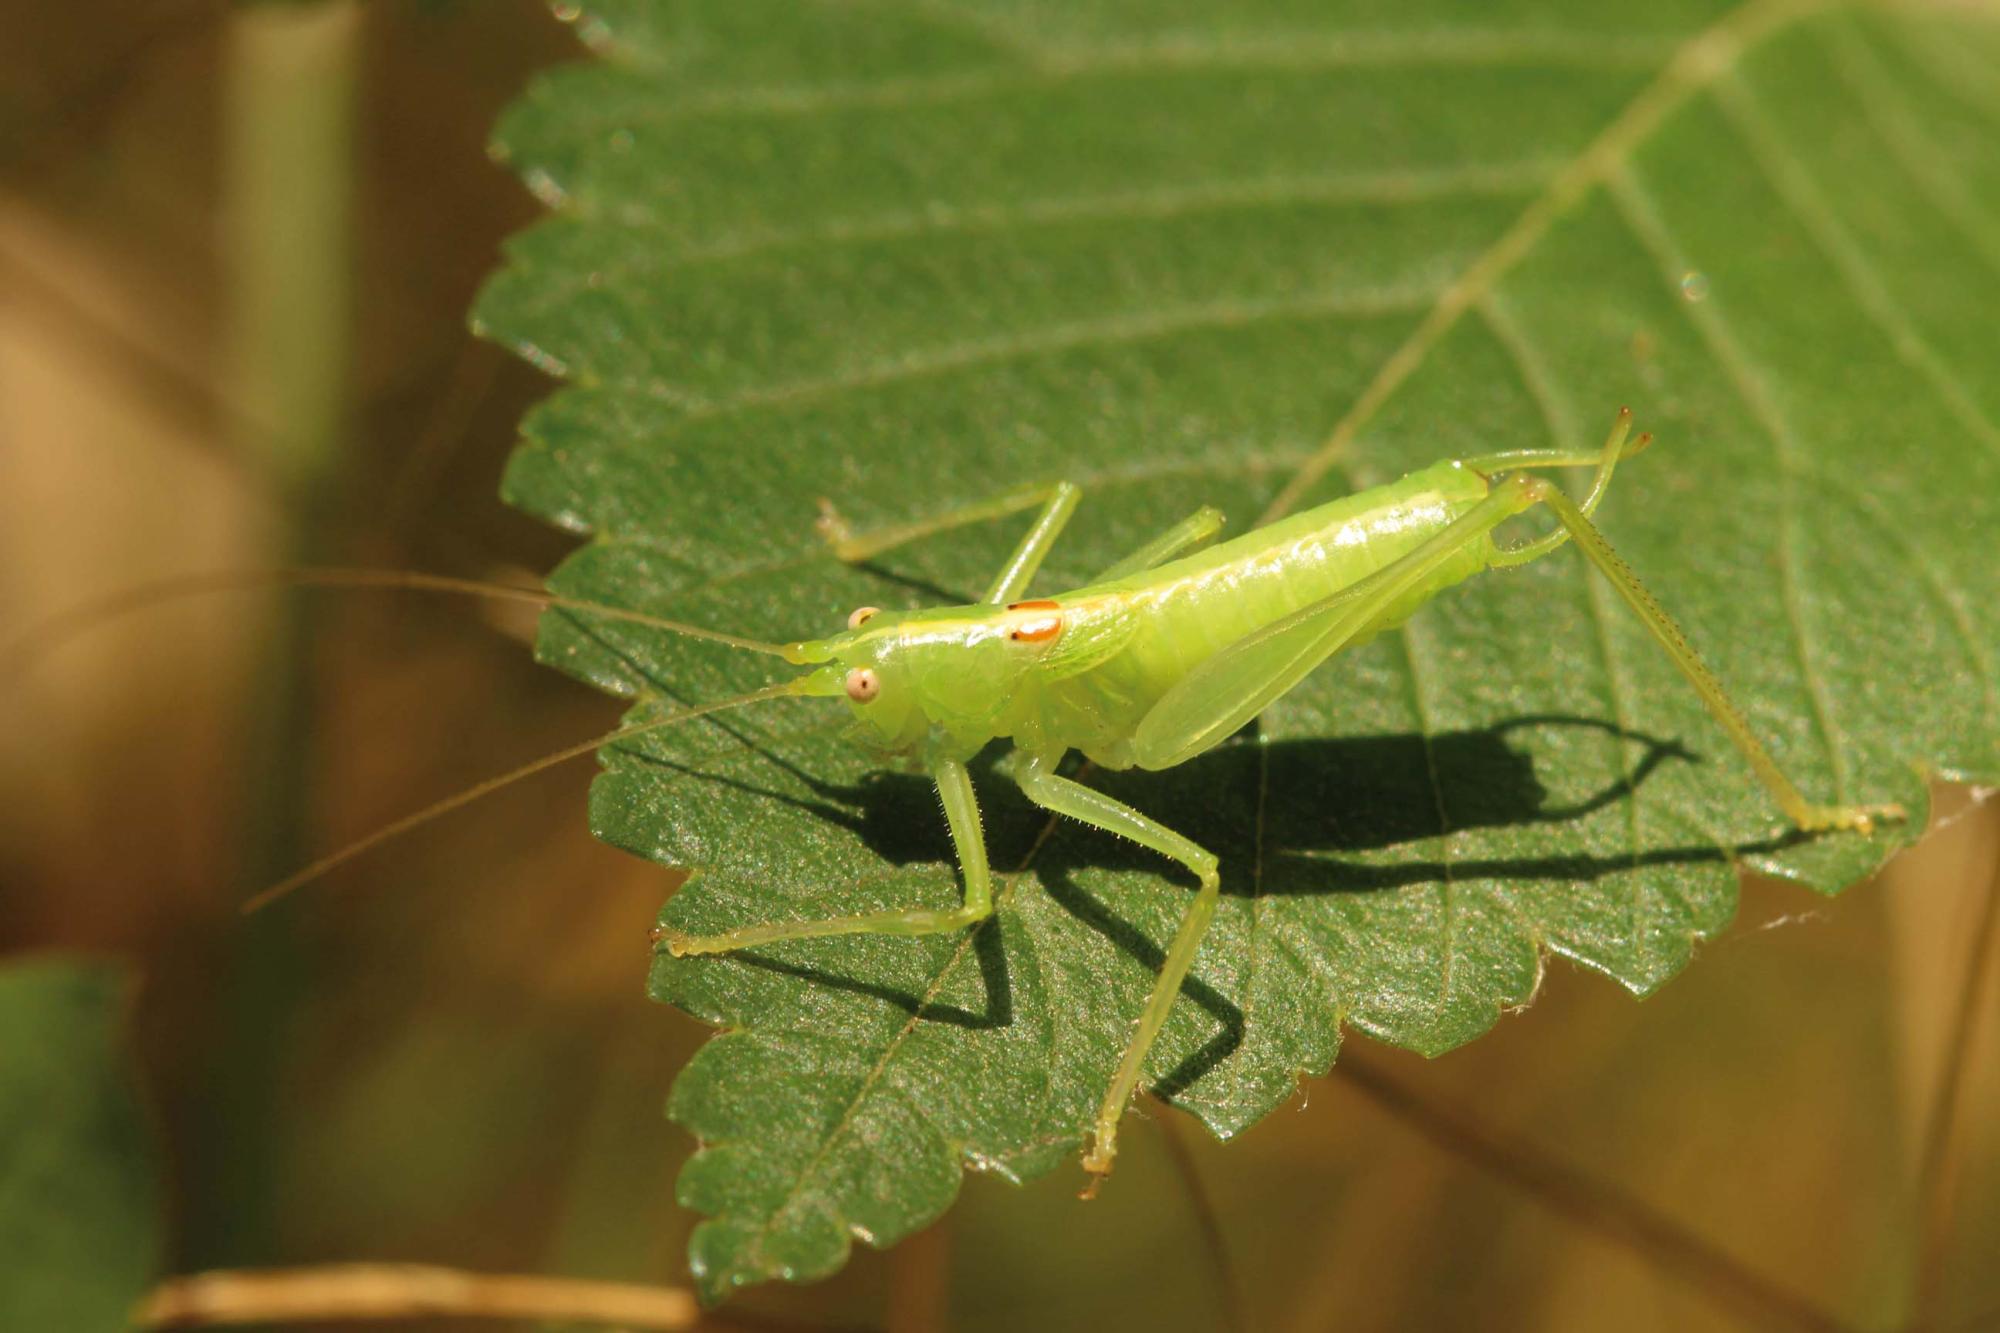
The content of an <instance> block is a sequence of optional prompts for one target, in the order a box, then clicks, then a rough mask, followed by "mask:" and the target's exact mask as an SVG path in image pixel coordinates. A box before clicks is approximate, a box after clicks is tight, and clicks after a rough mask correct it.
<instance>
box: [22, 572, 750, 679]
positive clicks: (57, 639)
mask: <svg viewBox="0 0 2000 1333" xmlns="http://www.w3.org/2000/svg"><path fill="white" fill-rule="evenodd" d="M258 588H381V589H388V590H391V591H397V592H422V593H440V594H445V595H449V596H455V597H487V598H491V599H493V600H495V601H502V602H525V603H527V604H528V605H530V606H539V607H543V608H551V607H552V608H555V609H558V610H563V611H580V612H583V613H585V614H588V615H594V616H603V617H605V618H606V619H609V620H618V621H623V622H624V623H626V624H630V625H643V626H645V627H646V628H648V629H661V630H667V631H669V632H671V633H674V634H682V635H686V636H687V637H688V638H691V639H705V640H707V641H708V642H710V643H720V644H724V645H726V646H728V647H731V648H744V649H747V650H749V651H750V652H753V653H769V654H770V655H771V656H773V657H784V656H785V649H784V646H783V645H782V644H776V643H766V642H765V641H764V640H762V639H751V638H745V637H744V636H742V635H740V634H725V633H723V632H722V631H721V630H712V629H704V628H702V627H701V626H699V625H690V624H687V623H686V622H685V621H680V620H668V619H666V618H665V617H663V616H654V615H647V614H646V613H645V612H643V611H633V610H631V609H629V608H627V607H622V606H608V605H606V604H604V603H603V602H591V601H585V600H583V599H581V598H576V597H563V596H559V595H558V594H555V593H551V592H544V591H542V590H541V589H539V588H520V587H513V586H510V585H508V584H505V583H482V582H480V581H479V580H478V579H462V578H454V577H452V576H450V575H447V574H424V573H419V572H417V571H415V570H404V569H348V568H341V567H338V566H325V567H321V566H300V567H294V568H277V569H240V570H217V571H214V572H212V573H203V574H183V575H179V576H176V577H174V578H166V579H157V580H154V581H153V582H150V583H141V584H137V585H135V586H133V587H130V588H124V589H121V590H120V591H118V592H115V593H110V594H108V595H106V596H104V597H100V598H97V599H95V600H94V601H89V602H85V603H83V604H82V605H80V606H73V607H71V608H70V609H69V610H67V611H59V612H57V613H56V614H55V615H53V616H50V617H49V618H47V619H46V620H43V621H41V622H40V623H39V624H36V625H31V626H29V628H28V629H27V630H26V632H24V633H22V634H21V635H20V636H19V637H18V638H17V639H16V640H15V641H14V642H13V643H11V644H9V645H7V646H6V647H5V648H4V649H0V680H4V679H7V678H10V677H12V676H13V675H14V674H16V673H17V672H19V671H22V670H25V669H26V668H27V667H28V666H29V665H31V664H32V663H33V661H34V660H35V659H36V658H37V657H39V656H40V655H42V654H44V653H48V652H53V651H54V650H55V649H56V648H58V647H60V646H62V645H63V644H64V643H66V642H68V641H69V640H70V639H73V638H75V637H76V636H77V635H79V634H81V633H83V632H85V631H86V630H89V629H91V628H93V627H95V626H96V625H98V624H99V623H101V622H102V621H104V620H107V619H110V618H111V617H114V616H121V615H129V614H131V613H132V612H134V611H143V610H145V609H146V608H147V607H150V606H156V605H158V604H159V603H162V602H170V601H175V600H177V599H179V598H182V597H196V596H202V595H205V594H208V593H218V592H248V591H253V590H255V589H258Z"/></svg>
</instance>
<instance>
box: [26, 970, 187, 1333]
mask: <svg viewBox="0 0 2000 1333" xmlns="http://www.w3.org/2000/svg"><path fill="white" fill-rule="evenodd" d="M127 990H128V984H127V980H126V978H125V976H124V974H123V973H122V972H121V971H120V970H119V969H117V968H115V967H111V966H107V965H101V964H87V963H76V962H59V961H33V962H16V963H11V964H9V965H7V966H5V967H0V1144H4V1145H5V1148H4V1150H0V1328H19V1329H66V1330H67V1329H75V1330H78V1333H87V1330H92V1329H121V1328H126V1327H128V1326H129V1324H130V1320H131V1312H132V1307H133V1305H134V1304H136V1303H137V1301H138V1300H139V1298H140V1296H142V1295H143V1294H144V1293H145V1290H146V1287H147V1285H148V1283H149V1282H150V1281H151V1280H152V1278H153V1274H154V1268H155V1265H156V1264H157V1262H158V1258H159V1248H160V1237H159V1207H160V1201H159V1186H158V1183H157V1180H156V1177H155V1168H154V1163H153V1157H152V1151H151V1145H150V1143H149V1138H148V1131H147V1125H146V1122H145V1118H144V1116H143V1115H142V1114H141V1112H140V1109H139V1104H138V1100H137V1098H136V1096H135V1095H134V1091H133V1085H132V1074H131V1071H130V1069H129V1068H128V1067H127V1063H126V1057H125V1050H124V1041H123V1039H122V1036H121V1031H120V1030H121V1028H122V1027H123V1024H124V1018H125V1007H126V998H127Z"/></svg>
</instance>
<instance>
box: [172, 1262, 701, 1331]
mask: <svg viewBox="0 0 2000 1333" xmlns="http://www.w3.org/2000/svg"><path fill="white" fill-rule="evenodd" d="M445 1315H449V1316H453V1317H456V1318H477V1319H536V1320H548V1321H553V1322H559V1323H587V1324H616V1325H621V1326H623V1327H626V1328H645V1329H683V1328H693V1327H694V1326H695V1324H696V1323H697V1322H698V1321H699V1320H700V1318H701V1311H700V1307H699V1306H697V1305H696V1304H695V1299H694V1295H693V1293H691V1292H688V1291H685V1290H683V1289H681V1288H678V1287H643V1286H636V1285H633V1284H630V1283H623V1282H583V1281H577V1280H575V1279H571V1278H559V1277H533V1276H518V1275H514V1274H494V1273H468V1272H465V1271H463V1270H461V1269H456V1268H433V1267H429V1266H426V1265H422V1264H335V1265H330V1266H327V1267H323V1268H292V1269H272V1270H267V1271H263V1272H242V1271H220V1272H214V1273H198V1274H196V1275H194V1276H192V1277H183V1278H175V1279H173V1280H171V1281H168V1282H165V1283H162V1284H161V1285H160V1286H159V1287H157V1288H155V1289H154V1291H153V1293H152V1294H151V1295H150V1296H148V1297H147V1298H146V1299H145V1301H144V1302H142V1303H141V1304H140V1306H139V1308H138V1310H137V1311H135V1312H134V1315H133V1319H134V1322H135V1323H137V1324H138V1325H139V1326H140V1327H141V1328H199V1327H204V1326H208V1325H215V1324H267V1323H303V1322H308V1321H319V1320H330V1319H410V1318H418V1317H424V1316H445Z"/></svg>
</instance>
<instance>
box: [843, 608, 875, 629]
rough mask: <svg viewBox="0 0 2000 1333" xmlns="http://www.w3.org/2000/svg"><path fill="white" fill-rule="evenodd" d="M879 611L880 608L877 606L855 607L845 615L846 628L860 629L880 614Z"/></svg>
mask: <svg viewBox="0 0 2000 1333" xmlns="http://www.w3.org/2000/svg"><path fill="white" fill-rule="evenodd" d="M881 610H882V608H881V607H879V606H857V607H855V608H854V609H853V610H852V611H849V612H848V613H847V628H849V629H860V628H861V627H862V626H863V625H865V624H867V623H868V622H869V621H871V620H873V619H874V618H875V617H876V616H877V615H878V614H879V613H880V612H881Z"/></svg>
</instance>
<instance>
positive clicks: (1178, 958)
mask: <svg viewBox="0 0 2000 1333" xmlns="http://www.w3.org/2000/svg"><path fill="white" fill-rule="evenodd" d="M1061 759H1062V752H1061V751H1060V750H1058V751H1055V752H1053V753H1050V754H1038V755H1036V756H1035V757H1034V758H1032V759H1030V760H1029V761H1028V764H1027V767H1026V769H1025V770H1024V771H1023V773H1022V775H1021V790H1022V791H1023V792H1025V793H1026V794H1027V797H1028V799H1029V800H1031V801H1033V802H1034V803H1035V804H1036V805H1039V806H1041V807H1042V808H1043V809H1045V810H1052V811H1054V812H1055V813H1056V814H1059V815H1068V816H1069V817H1070V818H1071V819H1076V820H1081V821H1082V822H1083V823H1086V824H1089V825H1090V826H1091V827H1093V828H1100V829H1103V830H1104V831H1105V832H1107V833H1116V834H1118V835H1120V836H1121V837H1126V838H1130V839H1131V840H1132V841H1134V842H1136V843H1138V844H1139V845H1140V846H1142V847H1150V848H1152V849H1153V850H1154V851H1156V852H1158V853H1160V854H1161V855H1162V856H1167V857H1171V858H1172V859H1174V860H1176V861H1179V862H1180V863H1181V864H1182V865H1184V866H1186V867H1187V868H1188V869H1189V870H1191V871H1193V872H1194V874H1195V877H1196V878H1197V879H1199V880H1200V881H1201V889H1200V891H1199V892H1198V893H1196V894H1195V898H1194V902H1193V903H1191V904H1190V905H1189V906H1188V910H1187V915H1185V916H1183V917H1182V918H1181V924H1180V929H1179V930H1177V931H1175V932H1174V939H1173V943H1172V944H1170V945H1169V946H1168V947H1167V958H1166V962H1165V963H1163V964H1162V965H1161V967H1160V975H1159V977H1158V979H1157V980H1155V981H1154V983H1153V992H1152V995H1151V996H1150V997H1149V998H1148V999H1147V1001H1146V1007H1145V1009H1144V1010H1142V1011H1141V1012H1140V1014H1139V1023H1138V1026H1137V1027H1136V1028H1134V1029H1133V1032H1132V1039H1131V1041H1130V1042H1128V1043H1127V1044H1126V1047H1125V1054H1124V1056H1123V1058H1121V1059H1120V1060H1119V1061H1118V1072H1117V1073H1116V1074H1114V1075H1113V1076H1112V1079H1111V1086H1110V1087H1109V1088H1107V1089H1106V1090H1105V1093H1104V1100H1103V1101H1102V1102H1101V1103H1099V1105H1098V1108H1097V1123H1096V1125H1095V1126H1094V1129H1093V1133H1092V1136H1091V1144H1090V1151H1089V1152H1087V1153H1085V1154H1084V1158H1083V1169H1084V1170H1086V1171H1088V1172H1090V1175H1091V1181H1090V1185H1089V1187H1088V1188H1087V1189H1085V1191H1084V1197H1085V1198H1089V1197H1090V1196H1091V1195H1093V1194H1095V1193H1096V1192H1097V1186H1098V1183H1099V1182H1100V1181H1102V1180H1103V1179H1104V1177H1105V1176H1108V1175H1110V1174H1111V1163H1112V1160H1113V1159H1114V1158H1115V1157H1116V1156H1117V1155H1118V1120H1119V1118H1120V1117H1121V1116H1123V1115H1124V1114H1125V1103H1126V1102H1128V1101H1130V1100H1131V1099H1132V1092H1133V1089H1135V1088H1137V1087H1138V1086H1139V1076H1140V1074H1141V1072H1142V1071H1143V1070H1144V1068H1145V1064H1146V1053H1147V1052H1148V1051H1150V1050H1152V1048H1153V1042H1154V1040H1155V1039H1156V1038H1158V1036H1159V1035H1160V1029H1161V1028H1162V1027H1164V1026H1166V1022H1167V1015H1168V1014H1169V1013H1171V1012H1172V1011H1173V1007H1174V1000H1175V999H1176V998H1177V997H1178V996H1179V995H1180V990H1181V983H1182V982H1183V981H1185V980H1186V979H1187V974H1188V968H1189V967H1190V966H1192V965H1193V963H1194V955H1195V950H1196V949H1198V948H1200V947H1201V937H1202V936H1203V935H1205V934H1207V933H1208V924H1209V922H1210V921H1211V920H1213V919H1214V917H1215V906H1216V901H1217V899H1218V897H1219V896H1220V893H1221V887H1222V879H1221V876H1220V875H1219V874H1218V873H1217V864H1218V863H1217V861H1216V859H1215V853H1213V852H1211V851H1209V850H1208V849H1207V848H1206V847H1203V846H1202V845H1201V844H1199V843H1197V842H1195V841H1194V840H1193V839H1191V838H1184V837H1182V836H1181V835H1180V834H1178V833H1176V832H1174V831H1173V830H1172V829H1170V828H1168V827H1167V826H1166V825H1165V824H1162V823H1160V822H1159V821H1158V820H1156V819H1153V818H1151V817H1149V816H1147V815H1143V814H1141V813H1139V812H1138V811H1137V810H1134V809H1133V808H1132V807H1131V806H1129V805H1126V804H1125V803H1124V802H1123V801H1119V800H1114V799H1113V798H1111V797H1109V796H1106V795H1105V794H1104V793H1103V792H1101V791H1097V790H1095V789H1093V788H1090V787H1086V786H1084V785H1083V784H1082V783H1081V782H1072V781H1071V780H1070V779H1068V778H1064V777H1057V776H1056V772H1055V768H1056V764H1057V763H1058V762H1060V761H1061Z"/></svg>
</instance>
